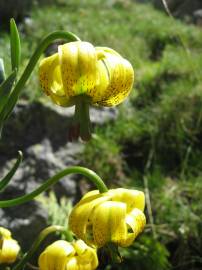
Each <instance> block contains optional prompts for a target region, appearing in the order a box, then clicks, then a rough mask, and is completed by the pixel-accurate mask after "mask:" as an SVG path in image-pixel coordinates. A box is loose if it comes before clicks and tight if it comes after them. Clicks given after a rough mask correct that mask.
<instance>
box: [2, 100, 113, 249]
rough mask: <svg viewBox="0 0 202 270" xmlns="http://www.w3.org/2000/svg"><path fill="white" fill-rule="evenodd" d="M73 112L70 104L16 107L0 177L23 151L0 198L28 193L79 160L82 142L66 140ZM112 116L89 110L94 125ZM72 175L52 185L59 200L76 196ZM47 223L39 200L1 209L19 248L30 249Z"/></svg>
mask: <svg viewBox="0 0 202 270" xmlns="http://www.w3.org/2000/svg"><path fill="white" fill-rule="evenodd" d="M72 115H73V108H60V107H57V106H52V105H49V104H42V103H40V102H35V103H32V104H30V105H28V104H24V103H21V104H19V105H18V106H17V107H16V108H15V110H14V113H13V114H12V116H11V118H10V119H9V121H8V123H7V124H6V126H5V128H4V130H3V137H2V139H1V142H0V178H2V176H3V175H5V174H6V172H7V171H8V170H9V169H10V168H11V167H12V165H13V164H14V162H15V158H16V155H17V151H18V150H21V151H22V152H23V154H24V161H23V162H22V164H21V165H20V167H19V169H18V170H17V173H16V174H15V176H14V178H13V179H12V181H11V183H10V184H9V186H8V187H7V188H6V190H5V191H4V192H3V193H1V194H0V198H1V200H3V199H12V198H14V197H16V196H21V195H23V194H25V193H29V192H31V191H32V190H33V189H35V188H36V187H37V186H38V185H39V184H40V183H42V182H43V181H44V180H46V179H48V178H49V177H51V176H53V175H54V174H56V173H57V172H59V171H60V170H62V169H64V168H65V167H67V166H71V165H78V164H79V162H80V161H79V155H80V154H81V153H82V151H83V149H84V144H83V143H81V142H69V141H68V128H69V126H70V123H71V119H72ZM115 117H116V111H115V110H114V109H102V110H98V109H95V108H92V110H91V120H92V122H93V124H94V125H102V124H103V123H105V122H106V121H108V120H114V119H115ZM75 177H76V178H78V177H79V176H78V175H70V176H66V177H64V179H63V180H62V181H60V182H58V183H57V184H56V185H55V186H54V187H53V189H54V191H55V193H56V196H57V197H58V198H59V197H61V196H67V197H68V198H71V199H72V198H74V197H75V194H76V191H77V190H78V188H79V187H78V184H76V183H78V181H75ZM46 225H47V213H46V210H45V209H43V208H42V206H41V205H40V204H39V203H38V202H37V201H32V202H29V203H26V204H24V205H21V206H15V207H12V208H5V209H0V226H5V227H7V228H9V229H11V230H12V232H13V234H14V236H15V238H16V239H18V240H19V241H20V243H23V248H28V247H30V243H31V242H32V241H33V240H34V239H35V237H36V235H37V234H38V233H39V231H40V230H42V229H43V228H44V227H45V226H46Z"/></svg>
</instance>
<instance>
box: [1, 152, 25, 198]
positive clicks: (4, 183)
mask: <svg viewBox="0 0 202 270" xmlns="http://www.w3.org/2000/svg"><path fill="white" fill-rule="evenodd" d="M22 158H23V155H22V152H21V151H18V158H17V160H16V162H15V164H14V165H13V167H12V168H11V170H10V171H9V172H8V173H7V174H6V176H5V177H4V178H3V179H2V180H0V193H1V192H2V191H3V190H4V189H5V188H6V186H7V185H8V183H9V182H10V180H11V179H12V177H13V175H14V174H15V172H16V171H17V169H18V167H19V165H20V163H21V162H22Z"/></svg>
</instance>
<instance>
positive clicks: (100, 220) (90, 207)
mask: <svg viewBox="0 0 202 270" xmlns="http://www.w3.org/2000/svg"><path fill="white" fill-rule="evenodd" d="M144 206H145V197H144V193H143V192H141V191H138V190H128V189H124V188H117V189H111V190H109V191H108V192H105V193H99V191H98V190H94V191H90V192H88V193H87V194H86V195H85V196H84V197H83V198H82V199H81V200H80V201H79V202H78V204H76V206H75V207H74V208H73V210H72V212H71V214H70V217H69V226H70V229H71V230H72V231H73V232H74V233H75V235H76V236H77V237H78V238H80V239H82V240H84V241H85V242H86V243H87V244H89V245H94V246H97V247H103V246H105V245H107V244H110V243H114V244H116V245H118V246H122V247H127V246H130V245H131V244H132V242H133V241H134V239H135V238H136V237H137V235H138V234H140V233H141V232H142V230H143V228H144V226H145V223H146V219H145V215H144V213H143V211H144Z"/></svg>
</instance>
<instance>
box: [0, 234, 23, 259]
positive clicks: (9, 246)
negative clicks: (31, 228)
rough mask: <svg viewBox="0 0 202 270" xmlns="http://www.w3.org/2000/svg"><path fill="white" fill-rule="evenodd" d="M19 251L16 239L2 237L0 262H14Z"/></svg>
mask: <svg viewBox="0 0 202 270" xmlns="http://www.w3.org/2000/svg"><path fill="white" fill-rule="evenodd" d="M19 251H20V247H19V245H18V243H17V241H15V240H13V239H4V240H3V241H2V245H1V247H0V264H2V263H8V264H10V263H13V262H15V260H16V258H17V255H18V253H19Z"/></svg>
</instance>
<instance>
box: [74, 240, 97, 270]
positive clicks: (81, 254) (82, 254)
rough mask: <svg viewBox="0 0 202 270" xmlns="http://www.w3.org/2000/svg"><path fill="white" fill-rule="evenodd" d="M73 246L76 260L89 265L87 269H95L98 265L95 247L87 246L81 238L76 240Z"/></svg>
mask: <svg viewBox="0 0 202 270" xmlns="http://www.w3.org/2000/svg"><path fill="white" fill-rule="evenodd" d="M74 247H75V250H76V252H77V254H78V262H79V263H80V264H83V265H86V266H90V268H89V269H95V268H96V267H97V266H98V258H97V252H96V249H94V248H91V247H89V246H87V245H86V244H85V243H84V242H83V241H82V240H78V241H76V242H75V243H74ZM82 269H83V268H82ZM86 269H88V268H86Z"/></svg>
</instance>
